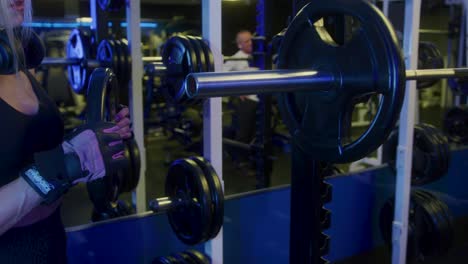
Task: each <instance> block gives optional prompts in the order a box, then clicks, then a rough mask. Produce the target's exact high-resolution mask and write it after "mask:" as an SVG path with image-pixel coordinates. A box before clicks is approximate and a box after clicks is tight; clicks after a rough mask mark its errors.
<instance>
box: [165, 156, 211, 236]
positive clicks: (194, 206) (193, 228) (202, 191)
mask: <svg viewBox="0 0 468 264" xmlns="http://www.w3.org/2000/svg"><path fill="white" fill-rule="evenodd" d="M165 189H166V196H167V197H172V199H173V200H175V201H176V205H175V208H174V209H172V210H170V211H169V212H168V214H167V215H168V218H169V223H170V225H171V227H172V229H173V230H174V233H175V234H176V235H177V237H178V238H179V240H181V241H182V242H183V243H185V244H188V245H195V244H198V243H202V242H205V241H207V240H208V239H209V238H210V237H209V232H210V228H211V219H212V218H213V217H212V212H211V211H212V210H211V205H212V201H211V195H210V187H209V185H208V182H207V179H206V177H205V175H204V173H203V171H202V169H201V168H200V167H199V166H198V165H197V164H196V163H195V162H194V161H192V160H189V159H179V160H176V161H174V162H173V163H172V164H171V166H170V168H169V171H168V173H167V176H166V186H165Z"/></svg>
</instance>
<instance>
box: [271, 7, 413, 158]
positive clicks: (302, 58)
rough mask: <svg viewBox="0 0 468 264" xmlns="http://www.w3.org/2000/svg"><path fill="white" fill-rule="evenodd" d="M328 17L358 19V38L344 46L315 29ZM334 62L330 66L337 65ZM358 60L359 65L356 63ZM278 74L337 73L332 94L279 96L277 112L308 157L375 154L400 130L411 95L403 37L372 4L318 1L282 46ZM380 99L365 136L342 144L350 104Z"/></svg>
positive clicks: (293, 26) (353, 36)
mask: <svg viewBox="0 0 468 264" xmlns="http://www.w3.org/2000/svg"><path fill="white" fill-rule="evenodd" d="M324 14H327V15H330V16H345V18H346V19H348V20H349V21H350V22H351V21H352V25H353V26H352V28H353V30H352V34H351V37H350V39H349V40H347V41H346V42H345V43H344V44H343V45H339V44H337V43H334V42H333V40H332V38H331V37H330V36H329V34H328V32H327V31H326V30H325V29H324V27H321V26H315V25H314V24H315V23H316V22H318V21H319V20H320V19H322V18H323V16H324ZM331 62H332V63H331ZM357 62H359V63H357ZM278 68H279V69H314V70H317V71H319V72H320V71H322V72H328V73H334V77H335V79H336V82H335V83H333V85H331V87H329V89H328V91H305V92H294V93H280V94H278V106H279V109H280V112H281V115H282V117H283V120H284V123H285V124H286V126H287V127H288V129H289V131H290V133H291V135H292V142H293V143H294V144H296V145H297V146H298V147H299V148H300V149H301V150H302V151H303V152H304V153H305V154H306V155H308V156H309V157H310V158H313V159H316V160H320V161H327V162H332V163H347V162H351V161H355V160H358V159H360V158H363V157H365V156H366V155H368V154H369V153H371V152H372V151H374V150H376V149H377V148H378V147H379V146H380V145H381V144H382V143H383V142H384V141H385V139H386V138H387V136H388V135H389V134H390V133H391V131H392V129H393V128H394V126H395V124H396V121H397V119H398V117H399V113H400V110H401V105H402V103H403V98H404V91H405V86H404V84H405V76H404V73H405V72H404V70H405V68H404V62H403V57H402V54H401V49H400V47H399V44H398V39H397V36H396V34H395V32H394V30H393V28H392V26H391V24H390V22H389V21H388V20H387V19H386V18H385V16H384V15H383V14H382V13H381V11H380V10H378V8H377V7H375V6H374V5H372V4H371V3H368V2H366V1H353V0H352V1H350V0H331V1H314V2H312V3H309V4H308V5H306V6H305V7H304V8H303V9H302V10H301V11H300V12H299V13H298V14H297V16H296V17H295V18H294V19H293V21H292V22H291V24H290V26H289V28H288V29H287V31H286V33H285V35H284V38H283V40H282V42H281V48H280V50H279V54H278ZM369 94H372V95H381V97H380V98H381V99H380V102H379V105H378V107H377V113H376V115H375V117H374V119H373V120H372V121H371V122H370V125H369V127H368V128H367V130H366V131H365V132H364V133H363V134H362V135H361V136H360V137H359V138H357V139H356V140H354V141H353V142H350V143H347V142H344V140H343V139H344V135H345V132H346V128H348V127H350V126H351V124H350V123H349V122H350V120H348V121H347V122H346V120H345V117H346V116H349V113H348V112H349V110H350V109H352V107H350V104H351V102H353V100H354V99H355V98H362V97H363V96H365V95H369Z"/></svg>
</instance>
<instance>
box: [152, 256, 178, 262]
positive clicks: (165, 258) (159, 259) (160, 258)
mask: <svg viewBox="0 0 468 264" xmlns="http://www.w3.org/2000/svg"><path fill="white" fill-rule="evenodd" d="M151 263H152V264H172V263H174V262H171V261H170V260H169V259H168V258H167V257H159V258H157V259H155V260H153V261H152V262H151Z"/></svg>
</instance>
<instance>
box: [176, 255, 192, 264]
mask: <svg viewBox="0 0 468 264" xmlns="http://www.w3.org/2000/svg"><path fill="white" fill-rule="evenodd" d="M173 256H174V257H175V258H177V259H178V260H179V262H180V263H184V264H197V263H196V262H195V261H194V260H193V259H192V258H191V257H190V256H189V255H188V254H187V253H185V252H180V253H177V254H173Z"/></svg>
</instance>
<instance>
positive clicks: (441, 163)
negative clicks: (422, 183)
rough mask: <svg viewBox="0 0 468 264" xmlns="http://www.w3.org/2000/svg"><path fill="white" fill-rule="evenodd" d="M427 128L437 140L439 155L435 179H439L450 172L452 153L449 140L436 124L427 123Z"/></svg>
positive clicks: (435, 140) (436, 161)
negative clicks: (449, 148) (448, 143)
mask: <svg viewBox="0 0 468 264" xmlns="http://www.w3.org/2000/svg"><path fill="white" fill-rule="evenodd" d="M424 126H425V129H426V130H428V132H430V133H431V135H432V137H433V138H434V142H437V147H438V149H439V153H440V154H439V157H438V160H435V163H436V164H435V165H436V169H437V170H438V171H437V173H436V174H435V177H436V178H435V179H434V180H438V179H439V178H441V177H442V176H444V175H445V174H446V173H447V172H448V168H449V159H450V156H449V155H450V153H449V151H448V145H447V144H446V143H447V140H446V138H445V136H444V135H443V134H442V133H441V132H440V131H439V130H438V129H437V128H436V127H434V126H432V125H428V124H425V125H424Z"/></svg>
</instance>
